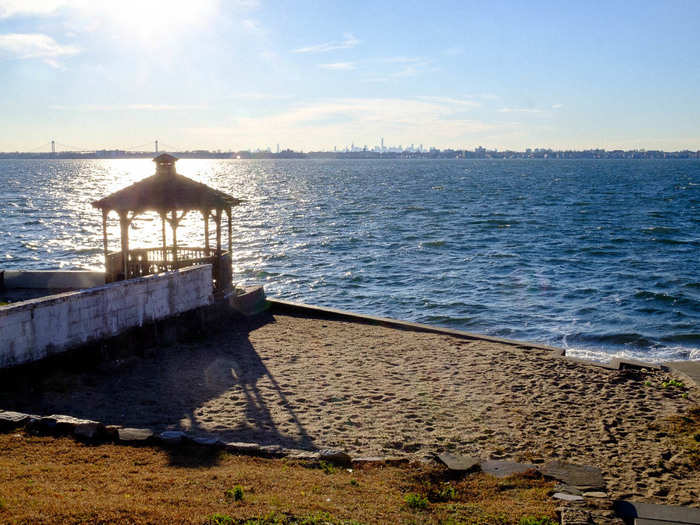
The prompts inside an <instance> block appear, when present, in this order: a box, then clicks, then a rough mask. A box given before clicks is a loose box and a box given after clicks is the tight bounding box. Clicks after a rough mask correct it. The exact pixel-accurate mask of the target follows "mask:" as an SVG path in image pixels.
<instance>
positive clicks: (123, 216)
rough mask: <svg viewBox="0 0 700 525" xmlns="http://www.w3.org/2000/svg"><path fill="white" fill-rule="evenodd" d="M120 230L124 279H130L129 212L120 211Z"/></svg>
mask: <svg viewBox="0 0 700 525" xmlns="http://www.w3.org/2000/svg"><path fill="white" fill-rule="evenodd" d="M119 230H120V232H121V248H122V268H123V269H124V279H128V278H129V221H128V212H126V211H119Z"/></svg>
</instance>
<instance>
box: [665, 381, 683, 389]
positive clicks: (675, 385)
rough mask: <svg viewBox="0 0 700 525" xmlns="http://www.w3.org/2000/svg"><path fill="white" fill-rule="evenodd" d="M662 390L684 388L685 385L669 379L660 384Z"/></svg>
mask: <svg viewBox="0 0 700 525" xmlns="http://www.w3.org/2000/svg"><path fill="white" fill-rule="evenodd" d="M661 387H662V388H685V385H684V384H683V383H682V382H680V381H676V380H675V379H669V380H668V381H664V382H663V383H661Z"/></svg>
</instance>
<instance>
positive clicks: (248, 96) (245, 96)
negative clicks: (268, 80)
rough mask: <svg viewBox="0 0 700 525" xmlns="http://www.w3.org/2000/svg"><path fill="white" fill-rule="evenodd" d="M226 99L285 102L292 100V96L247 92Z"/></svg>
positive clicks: (233, 94)
mask: <svg viewBox="0 0 700 525" xmlns="http://www.w3.org/2000/svg"><path fill="white" fill-rule="evenodd" d="M226 98H234V99H241V100H286V99H290V98H294V95H289V94H282V93H264V92H247V93H232V94H230V95H228V96H227V97H226Z"/></svg>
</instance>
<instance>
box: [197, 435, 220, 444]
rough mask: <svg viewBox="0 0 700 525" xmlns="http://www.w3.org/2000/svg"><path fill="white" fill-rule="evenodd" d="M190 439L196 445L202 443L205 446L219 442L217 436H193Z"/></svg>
mask: <svg viewBox="0 0 700 525" xmlns="http://www.w3.org/2000/svg"><path fill="white" fill-rule="evenodd" d="M192 441H193V442H194V443H196V444H197V445H202V446H205V447H214V446H217V445H220V444H221V441H219V439H218V438H215V437H208V436H195V437H193V438H192Z"/></svg>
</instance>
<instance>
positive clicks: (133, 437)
mask: <svg viewBox="0 0 700 525" xmlns="http://www.w3.org/2000/svg"><path fill="white" fill-rule="evenodd" d="M117 433H118V435H119V441H123V442H124V443H143V442H145V441H148V440H149V439H151V438H152V437H153V432H152V431H151V430H148V429H147V428H120V429H119V430H117Z"/></svg>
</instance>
